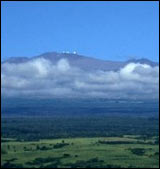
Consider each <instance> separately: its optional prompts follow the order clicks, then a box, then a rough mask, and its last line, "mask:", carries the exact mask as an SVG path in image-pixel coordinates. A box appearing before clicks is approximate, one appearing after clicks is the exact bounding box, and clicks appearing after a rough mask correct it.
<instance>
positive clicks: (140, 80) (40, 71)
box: [1, 58, 159, 99]
mask: <svg viewBox="0 0 160 169" xmlns="http://www.w3.org/2000/svg"><path fill="white" fill-rule="evenodd" d="M1 81H2V84H1V89H2V96H4V97H5V96H10V97H11V96H12V97H17V96H27V97H28V96H31V97H104V98H110V99H113V98H148V99H153V98H158V97H159V95H158V93H159V67H158V66H157V67H151V66H149V65H146V64H140V63H129V64H128V65H126V66H125V67H123V68H122V69H120V70H119V71H102V70H95V71H92V72H89V71H84V70H82V69H79V68H77V67H73V66H70V64H69V62H68V61H67V60H66V59H60V60H59V61H58V62H57V64H55V65H53V64H52V63H51V62H50V61H48V60H45V59H43V58H38V59H34V60H31V61H28V62H25V63H17V64H15V63H3V64H2V73H1Z"/></svg>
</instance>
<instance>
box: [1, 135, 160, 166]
mask: <svg viewBox="0 0 160 169" xmlns="http://www.w3.org/2000/svg"><path fill="white" fill-rule="evenodd" d="M158 139H159V138H158V137H150V138H145V137H141V136H123V137H97V138H69V139H46V140H40V141H34V142H26V141H25V142H23V141H16V140H13V139H4V138H3V139H2V142H1V146H2V150H1V154H2V158H1V167H2V168H8V167H11V168H20V167H23V168H32V167H34V168H61V167H62V168H73V167H74V168H132V167H135V168H145V167H149V168H159V143H158Z"/></svg>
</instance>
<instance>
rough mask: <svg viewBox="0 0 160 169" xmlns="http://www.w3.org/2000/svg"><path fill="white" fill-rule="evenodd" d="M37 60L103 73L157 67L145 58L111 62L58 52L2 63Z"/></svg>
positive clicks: (157, 64) (13, 59)
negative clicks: (134, 65)
mask: <svg viewBox="0 0 160 169" xmlns="http://www.w3.org/2000/svg"><path fill="white" fill-rule="evenodd" d="M38 58H44V59H47V60H49V61H50V62H51V63H53V64H56V63H57V62H58V61H59V60H60V59H67V60H68V61H69V64H70V65H71V66H75V67H79V68H81V69H84V70H97V69H100V70H104V71H111V70H113V71H117V70H119V69H120V68H122V67H124V66H125V65H127V64H129V63H141V64H148V65H150V66H152V67H154V66H159V63H158V62H154V61H151V60H149V59H146V58H141V59H130V60H127V61H111V60H101V59H97V58H92V57H88V56H84V55H80V54H77V53H68V52H63V53H58V52H46V53H43V54H40V55H37V56H33V57H11V58H9V59H7V60H5V61H3V62H2V64H4V63H15V64H18V63H25V62H27V61H32V60H35V59H38Z"/></svg>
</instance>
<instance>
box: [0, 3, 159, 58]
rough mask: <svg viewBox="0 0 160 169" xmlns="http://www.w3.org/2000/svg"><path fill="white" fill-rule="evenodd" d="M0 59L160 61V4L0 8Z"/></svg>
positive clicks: (46, 5)
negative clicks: (50, 55)
mask: <svg viewBox="0 0 160 169" xmlns="http://www.w3.org/2000/svg"><path fill="white" fill-rule="evenodd" d="M1 5H2V7H1V9H2V10H1V15H2V16H1V19H2V21H1V24H2V26H1V28H2V30H1V47H2V51H1V55H2V60H3V59H6V58H8V57H11V56H35V55H39V54H41V53H44V52H49V51H58V52H62V51H66V50H68V51H71V52H72V51H77V52H78V53H79V54H82V55H86V56H91V57H95V58H99V59H104V60H127V59H130V58H149V59H151V60H154V61H159V2H151V1H150V2H147V1H146V2H142V1H141V2H129V1H128V2H123V1H122V2H105V1H104V2H103V1H101V2H89V1H88V2H80V1H79V2H44V1H43V2H40V1H39V2H33V1H31V2H23V1H22V2H4V1H3V2H1Z"/></svg>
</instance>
